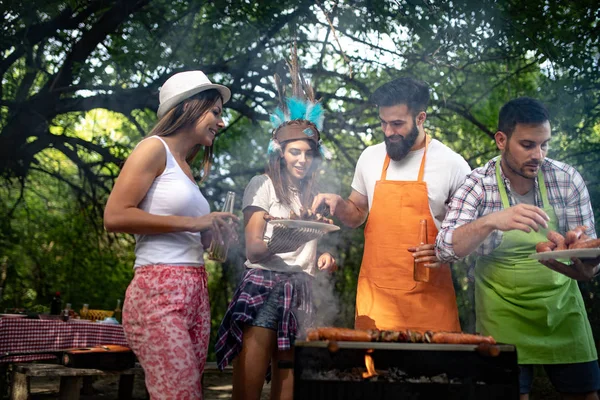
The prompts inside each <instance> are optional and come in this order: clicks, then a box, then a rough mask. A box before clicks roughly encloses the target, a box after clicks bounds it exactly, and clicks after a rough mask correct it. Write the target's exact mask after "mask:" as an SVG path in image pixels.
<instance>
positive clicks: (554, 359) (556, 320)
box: [475, 157, 598, 364]
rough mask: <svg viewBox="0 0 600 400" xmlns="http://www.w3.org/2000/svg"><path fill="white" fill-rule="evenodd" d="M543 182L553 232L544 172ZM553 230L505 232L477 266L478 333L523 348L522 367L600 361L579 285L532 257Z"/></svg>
mask: <svg viewBox="0 0 600 400" xmlns="http://www.w3.org/2000/svg"><path fill="white" fill-rule="evenodd" d="M496 179H497V180H498V187H499V189H500V196H501V198H502V207H504V208H509V207H510V203H509V201H508V195H507V194H506V188H505V185H504V181H503V180H502V177H501V176H500V158H499V157H498V158H497V162H496ZM538 182H539V187H540V193H541V196H542V202H543V210H544V211H545V212H546V214H548V216H549V217H550V221H549V222H548V229H551V230H557V227H558V222H557V219H556V214H555V212H554V209H553V208H552V207H551V206H550V203H549V202H548V195H547V193H546V184H545V182H544V176H543V175H542V171H541V170H540V171H539V174H538ZM546 233H547V230H545V229H540V231H539V232H535V231H533V230H532V231H531V232H530V233H525V232H523V231H520V230H511V231H508V232H504V233H503V235H502V242H501V243H500V246H498V247H497V248H496V249H495V250H493V251H492V253H491V254H489V255H487V256H481V257H479V258H478V260H477V264H476V266H475V304H476V316H477V324H476V325H477V331H478V332H480V333H482V334H484V335H492V336H493V337H494V338H495V339H496V340H497V341H498V342H501V343H509V344H514V345H515V346H516V347H517V356H518V362H519V364H567V363H579V362H587V361H593V360H596V359H597V358H598V356H597V354H596V347H595V345H594V341H593V337H592V329H591V327H590V323H589V321H588V318H587V314H586V311H585V306H584V303H583V298H582V296H581V292H580V290H579V287H578V286H577V281H575V280H573V279H570V278H568V277H566V276H565V275H563V274H560V273H558V272H555V271H552V270H551V269H549V268H547V267H546V266H544V265H542V264H540V263H539V262H538V261H537V260H534V259H531V258H528V257H527V256H528V255H529V254H531V253H533V252H534V251H535V245H536V244H537V243H539V242H545V241H547V239H546Z"/></svg>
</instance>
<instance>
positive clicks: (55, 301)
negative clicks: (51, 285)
mask: <svg viewBox="0 0 600 400" xmlns="http://www.w3.org/2000/svg"><path fill="white" fill-rule="evenodd" d="M61 311H62V300H61V298H60V292H56V293H55V294H54V297H53V298H52V301H51V302H50V315H60V314H61Z"/></svg>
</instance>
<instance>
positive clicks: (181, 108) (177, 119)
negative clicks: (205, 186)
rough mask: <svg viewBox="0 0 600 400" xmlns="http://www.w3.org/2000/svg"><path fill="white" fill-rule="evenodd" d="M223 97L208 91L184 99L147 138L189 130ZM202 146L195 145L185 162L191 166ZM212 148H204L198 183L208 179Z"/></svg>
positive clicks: (213, 90)
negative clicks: (200, 176)
mask: <svg viewBox="0 0 600 400" xmlns="http://www.w3.org/2000/svg"><path fill="white" fill-rule="evenodd" d="M219 99H221V101H223V97H222V96H221V93H219V91H218V90H216V89H209V90H205V91H203V92H200V93H198V94H195V95H193V96H192V97H190V98H188V99H185V100H184V101H182V102H181V103H179V104H177V105H176V106H175V107H173V108H172V109H170V110H169V111H168V112H167V113H166V114H165V115H164V116H163V117H162V118H161V119H160V120H159V121H158V122H157V123H156V126H154V128H152V130H151V131H150V133H148V136H170V135H174V134H176V133H177V132H179V131H180V130H182V129H186V128H189V127H190V126H193V125H195V124H196V123H197V122H198V120H199V119H200V118H203V117H204V115H205V114H206V113H207V112H209V110H210V109H211V108H212V107H213V106H214V105H215V103H216V102H217V100H219ZM201 147H202V145H200V144H197V145H195V146H194V147H192V149H191V150H190V151H189V152H188V154H187V155H186V157H185V161H187V162H188V164H191V163H192V161H194V159H195V158H196V155H197V154H198V153H199V152H200V148H201ZM212 155H213V146H212V145H211V146H204V157H203V158H202V171H203V173H202V178H201V179H200V182H199V183H202V182H204V181H205V180H206V178H208V174H209V173H210V168H211V166H212Z"/></svg>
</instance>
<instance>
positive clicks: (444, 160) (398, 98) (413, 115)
mask: <svg viewBox="0 0 600 400" xmlns="http://www.w3.org/2000/svg"><path fill="white" fill-rule="evenodd" d="M371 100H372V102H373V103H374V104H376V105H377V106H378V107H379V119H380V120H381V128H382V130H383V133H384V139H385V141H384V142H383V143H379V144H376V145H373V146H370V147H368V148H366V149H365V150H364V151H363V153H362V154H361V156H360V158H359V160H358V163H357V166H356V170H355V174H354V180H353V182H352V193H351V194H350V196H349V198H348V199H347V200H344V199H342V198H341V197H340V196H339V195H336V194H329V193H328V194H323V193H322V194H319V195H318V196H316V197H315V200H314V202H313V210H316V209H317V207H318V206H319V205H321V204H322V203H325V204H327V205H328V206H329V207H330V210H331V214H332V215H335V216H336V217H338V218H339V219H340V220H341V221H342V223H344V224H345V225H346V226H349V227H358V226H360V225H361V224H363V223H364V222H365V220H366V221H367V224H366V226H365V250H364V254H363V260H362V265H361V268H360V274H359V277H358V288H357V295H356V321H355V327H356V328H357V329H374V328H377V329H388V330H400V329H414V330H444V331H460V324H459V320H458V309H457V305H456V296H455V293H454V286H453V283H452V277H451V274H450V267H449V266H448V265H447V264H440V263H439V262H438V260H437V258H436V256H435V251H434V248H433V243H434V241H435V237H436V234H437V231H438V227H439V226H440V224H441V221H442V220H443V218H444V215H445V214H446V204H447V202H448V200H449V198H450V196H451V195H452V193H453V192H454V191H455V190H456V189H457V188H458V187H459V186H460V185H461V184H462V182H463V181H464V179H465V178H466V176H467V174H468V173H469V172H470V170H471V169H470V168H469V165H468V164H467V162H466V161H465V160H464V159H463V158H462V157H461V156H460V155H458V154H457V153H455V152H454V151H452V150H450V149H449V148H448V147H446V146H445V145H443V144H442V143H441V142H439V141H437V140H435V139H432V138H431V137H430V136H428V135H427V134H426V133H425V130H424V127H423V123H424V122H425V119H426V117H427V114H426V113H425V110H426V108H427V103H428V102H429V87H428V86H427V85H426V84H425V83H424V82H421V81H418V80H415V79H411V78H399V79H396V80H394V81H391V82H388V83H386V84H384V85H383V86H381V87H380V88H378V89H377V90H376V91H375V92H374V93H373V95H372V98H371ZM423 219H424V220H426V221H427V227H428V229H427V231H428V232H427V233H428V240H427V243H429V244H425V245H418V244H419V239H418V234H419V221H420V220H423ZM415 260H417V261H419V262H421V261H423V262H425V263H426V266H427V267H429V271H430V273H429V280H428V282H422V281H419V282H417V281H415V280H414V278H413V269H414V262H415Z"/></svg>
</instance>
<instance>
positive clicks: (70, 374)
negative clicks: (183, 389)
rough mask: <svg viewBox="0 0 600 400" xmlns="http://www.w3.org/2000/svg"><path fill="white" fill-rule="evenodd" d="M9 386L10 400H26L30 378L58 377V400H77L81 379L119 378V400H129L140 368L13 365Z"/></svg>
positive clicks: (140, 370) (140, 371)
mask: <svg viewBox="0 0 600 400" xmlns="http://www.w3.org/2000/svg"><path fill="white" fill-rule="evenodd" d="M13 368H14V369H13V376H12V384H11V391H10V393H11V399H12V400H28V399H29V397H30V396H29V391H30V385H31V383H30V382H31V377H41V376H44V377H60V390H59V399H60V400H78V399H79V394H80V388H81V385H82V382H83V379H84V378H86V377H93V376H119V399H120V400H125V399H131V398H132V392H133V379H134V377H135V374H136V373H137V374H140V373H142V371H143V370H142V368H130V369H126V370H123V371H103V370H99V369H85V368H68V367H65V366H62V365H57V364H14V367H13Z"/></svg>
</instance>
